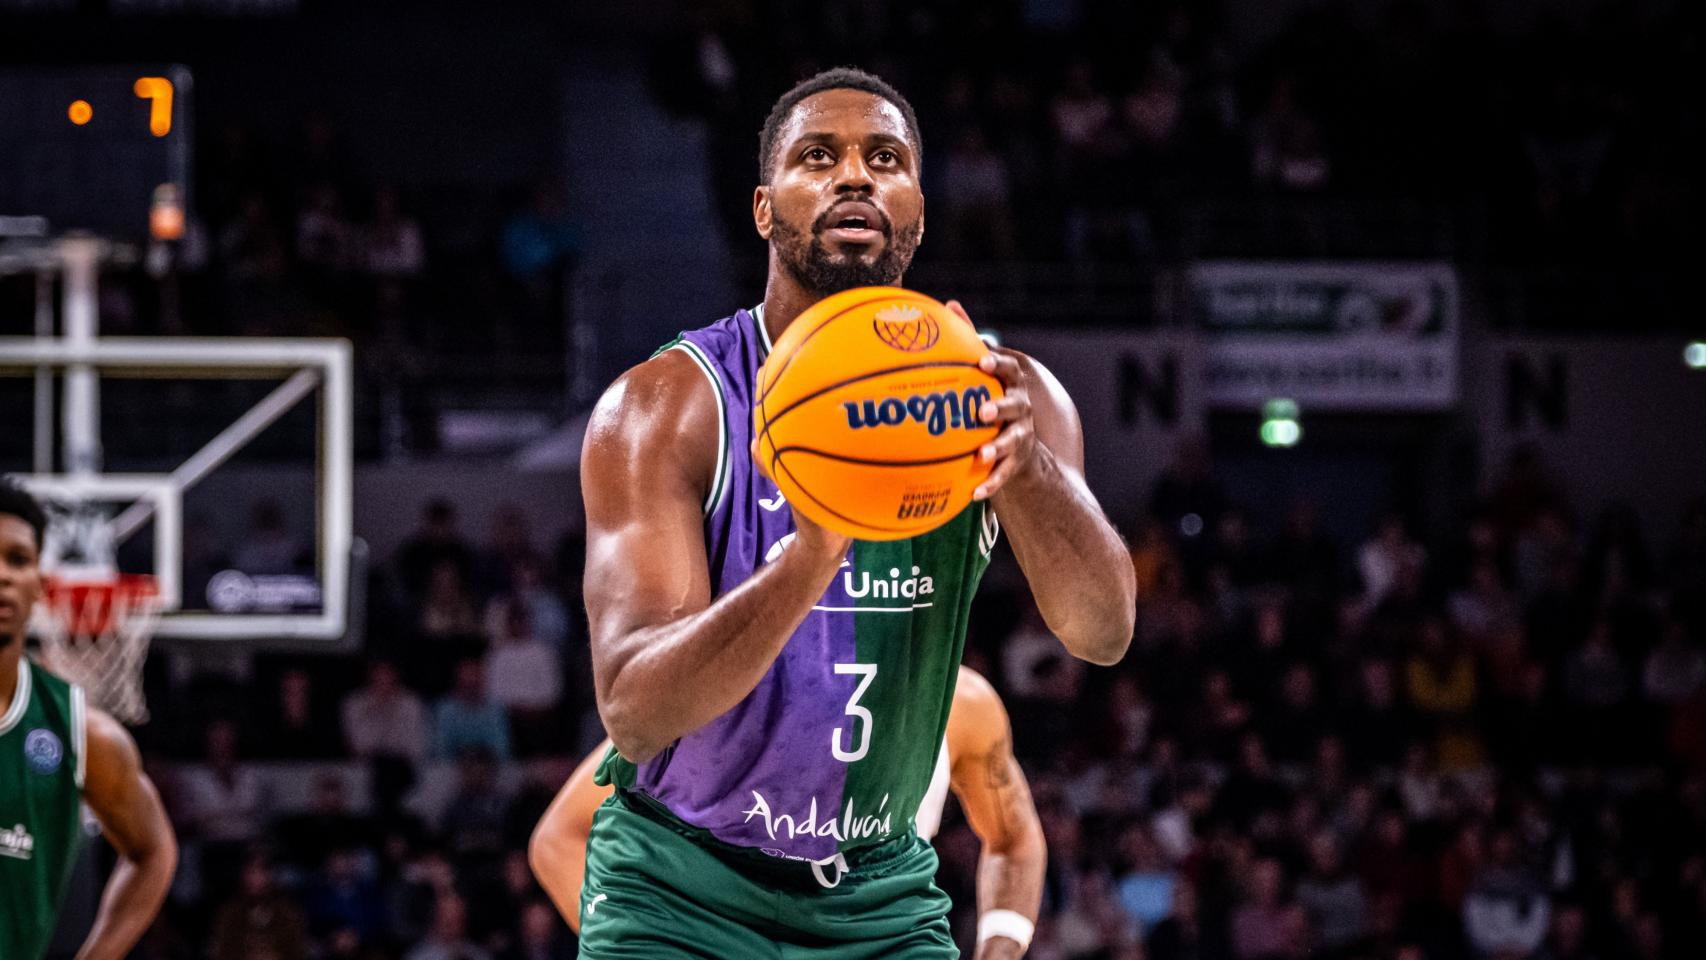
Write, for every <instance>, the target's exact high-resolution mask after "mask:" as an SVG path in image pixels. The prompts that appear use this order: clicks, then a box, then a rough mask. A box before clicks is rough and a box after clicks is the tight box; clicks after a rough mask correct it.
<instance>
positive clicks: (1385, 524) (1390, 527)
mask: <svg viewBox="0 0 1706 960" xmlns="http://www.w3.org/2000/svg"><path fill="white" fill-rule="evenodd" d="M1426 562H1427V551H1426V550H1425V549H1423V547H1422V545H1421V544H1419V543H1417V542H1416V541H1414V540H1412V539H1411V538H1410V535H1409V533H1408V532H1407V531H1406V530H1405V529H1404V517H1403V515H1402V514H1399V513H1388V514H1387V515H1386V516H1384V517H1382V518H1381V519H1380V524H1379V526H1378V527H1376V528H1375V533H1374V536H1373V537H1371V538H1370V539H1369V540H1367V541H1365V542H1364V543H1363V545H1362V547H1361V548H1360V549H1359V550H1358V551H1357V573H1358V574H1359V575H1360V576H1361V577H1362V595H1363V602H1364V603H1365V604H1367V606H1368V608H1369V609H1371V610H1372V609H1374V608H1375V607H1377V606H1379V605H1380V602H1381V601H1382V600H1385V599H1386V595H1387V594H1388V593H1390V592H1391V591H1392V588H1393V586H1394V585H1395V584H1397V582H1398V574H1399V571H1401V570H1403V569H1404V568H1406V567H1414V568H1417V569H1421V568H1422V567H1423V566H1424V565H1425V564H1426Z"/></svg>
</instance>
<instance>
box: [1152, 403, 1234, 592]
mask: <svg viewBox="0 0 1706 960" xmlns="http://www.w3.org/2000/svg"><path fill="white" fill-rule="evenodd" d="M1224 509H1226V493H1225V491H1223V490H1222V489H1221V486H1220V483H1219V481H1217V480H1216V479H1215V478H1214V475H1213V473H1212V472H1211V471H1210V468H1209V458H1208V443H1207V441H1206V440H1205V439H1203V438H1202V437H1198V436H1187V437H1183V438H1181V439H1180V440H1179V442H1178V443H1177V444H1176V445H1175V446H1174V448H1173V458H1172V459H1171V460H1169V461H1168V463H1167V466H1165V467H1164V468H1162V471H1161V475H1160V476H1158V477H1156V479H1155V486H1154V488H1153V489H1152V490H1151V491H1150V494H1149V515H1150V516H1152V517H1154V518H1155V519H1157V520H1159V521H1161V524H1162V526H1164V527H1165V528H1166V529H1167V530H1168V531H1170V533H1171V535H1172V536H1174V537H1175V538H1176V539H1177V541H1178V542H1179V543H1180V544H1181V547H1180V550H1181V552H1182V553H1183V555H1184V559H1185V562H1186V564H1187V565H1189V566H1192V567H1193V569H1194V567H1195V564H1196V562H1197V561H1198V560H1199V559H1200V558H1201V556H1202V554H1203V552H1204V551H1203V549H1202V547H1203V544H1204V543H1205V542H1206V537H1205V536H1204V534H1206V533H1207V532H1208V531H1211V530H1213V529H1214V528H1215V526H1216V525H1217V524H1218V523H1219V522H1220V513H1221V511H1222V510H1224Z"/></svg>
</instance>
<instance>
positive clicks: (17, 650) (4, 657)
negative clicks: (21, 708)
mask: <svg viewBox="0 0 1706 960" xmlns="http://www.w3.org/2000/svg"><path fill="white" fill-rule="evenodd" d="M23 656H24V638H22V637H13V638H12V641H11V642H10V643H8V644H6V645H5V646H4V647H0V715H4V714H5V713H6V711H7V710H9V709H11V707H12V698H13V697H15V696H17V694H18V661H19V660H21V659H22V658H23Z"/></svg>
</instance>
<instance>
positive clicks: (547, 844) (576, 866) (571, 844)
mask: <svg viewBox="0 0 1706 960" xmlns="http://www.w3.org/2000/svg"><path fill="white" fill-rule="evenodd" d="M609 746H610V741H608V740H606V741H604V742H603V743H601V744H599V745H598V749H596V750H594V751H593V752H592V753H591V754H589V755H588V756H587V758H586V759H585V760H582V761H581V763H580V766H578V767H576V768H575V772H574V773H572V774H570V775H569V780H568V782H567V783H565V784H563V788H562V789H561V790H558V791H557V798H556V799H555V800H552V801H551V806H550V807H549V808H548V809H547V810H546V811H545V816H543V817H541V818H539V825H538V826H536V827H534V828H533V839H532V840H530V841H529V842H528V844H527V862H528V863H529V864H531V865H532V866H533V876H534V877H536V878H538V880H539V885H540V886H541V887H544V888H545V892H546V893H548V894H550V895H551V902H553V903H555V904H556V905H557V912H558V913H561V914H562V915H563V920H564V921H566V922H567V923H568V925H569V929H570V930H573V931H574V932H575V934H576V935H577V936H578V935H579V934H580V932H581V886H582V884H583V883H584V882H585V879H586V877H585V875H586V841H587V838H588V837H590V836H591V835H592V817H593V814H595V813H597V812H598V805H599V804H601V803H603V802H604V801H605V798H607V797H609V796H610V791H611V788H610V787H601V786H599V785H598V784H596V783H593V782H592V775H593V772H594V771H596V770H597V769H598V764H599V761H601V760H603V759H604V752H605V750H606V749H608V748H609Z"/></svg>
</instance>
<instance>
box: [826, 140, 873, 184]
mask: <svg viewBox="0 0 1706 960" xmlns="http://www.w3.org/2000/svg"><path fill="white" fill-rule="evenodd" d="M876 185H877V180H876V178H875V177H873V176H871V168H870V167H869V166H866V164H865V157H864V155H863V154H861V153H860V152H859V151H857V150H849V151H847V152H846V153H844V154H842V156H841V162H840V163H838V164H836V165H835V190H836V192H837V193H841V192H844V191H849V190H862V191H865V192H870V191H871V190H872V189H874V188H875V187H876Z"/></svg>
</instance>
